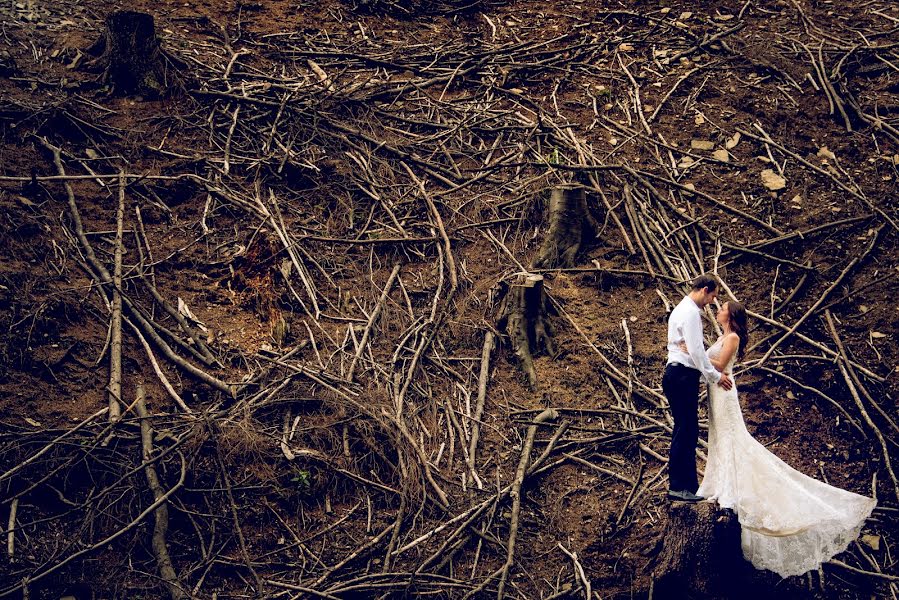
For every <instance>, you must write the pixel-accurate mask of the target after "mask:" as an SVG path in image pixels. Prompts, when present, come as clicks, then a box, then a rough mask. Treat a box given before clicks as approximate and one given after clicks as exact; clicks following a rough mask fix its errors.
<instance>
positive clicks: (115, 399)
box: [108, 171, 125, 422]
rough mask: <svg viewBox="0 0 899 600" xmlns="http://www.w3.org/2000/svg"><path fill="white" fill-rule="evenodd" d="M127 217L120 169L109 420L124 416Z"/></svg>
mask: <svg viewBox="0 0 899 600" xmlns="http://www.w3.org/2000/svg"><path fill="white" fill-rule="evenodd" d="M124 219H125V175H124V174H123V173H122V172H121V171H119V207H118V210H117V211H116V234H115V264H114V266H113V274H112V337H111V338H110V346H109V388H108V392H109V420H110V421H111V422H115V421H118V420H119V419H120V418H122V407H121V404H120V402H121V399H122V229H123V227H124Z"/></svg>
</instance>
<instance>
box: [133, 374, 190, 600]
mask: <svg viewBox="0 0 899 600" xmlns="http://www.w3.org/2000/svg"><path fill="white" fill-rule="evenodd" d="M136 393H137V403H136V404H135V410H136V411H137V416H138V417H140V441H141V460H142V461H143V463H144V474H145V475H146V476H147V485H148V486H149V487H150V491H151V492H153V499H154V501H158V500H160V499H161V498H163V497H164V496H165V492H163V490H162V486H161V485H159V477H158V475H157V474H156V467H155V466H154V465H153V463H152V462H151V460H150V459H151V458H152V456H153V428H152V427H151V425H150V415H149V413H148V412H147V404H146V401H145V396H144V386H143V385H140V384H138V386H137V392H136ZM153 514H154V516H155V519H156V520H155V524H154V526H153V539H152V542H151V546H152V548H153V554H155V555H156V564H157V565H158V566H159V576H160V577H161V578H162V580H163V581H164V582H165V586H166V588H168V590H169V595H170V596H171V597H172V600H182V599H183V598H188V597H189V595H188V594H187V593H185V591H184V587H183V586H182V585H181V582H180V581H179V580H178V574H177V573H176V572H175V567H174V566H173V565H172V558H171V556H170V555H169V548H168V545H167V544H166V541H165V534H166V532H168V529H169V508H168V504H167V503H166V502H164V501H163V502H161V503H160V504H159V506H157V507H156V510H155V511H154V513H153Z"/></svg>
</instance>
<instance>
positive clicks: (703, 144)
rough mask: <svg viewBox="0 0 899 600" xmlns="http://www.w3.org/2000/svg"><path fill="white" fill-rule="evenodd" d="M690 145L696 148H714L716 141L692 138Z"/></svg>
mask: <svg viewBox="0 0 899 600" xmlns="http://www.w3.org/2000/svg"><path fill="white" fill-rule="evenodd" d="M690 147H691V148H693V149H694V150H712V149H714V148H715V142H710V141H708V140H690Z"/></svg>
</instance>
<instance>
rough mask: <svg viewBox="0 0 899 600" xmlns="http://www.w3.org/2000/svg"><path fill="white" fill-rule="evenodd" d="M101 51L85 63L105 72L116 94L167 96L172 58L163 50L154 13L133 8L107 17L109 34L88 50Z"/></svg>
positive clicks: (105, 79) (93, 68)
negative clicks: (96, 56)
mask: <svg viewBox="0 0 899 600" xmlns="http://www.w3.org/2000/svg"><path fill="white" fill-rule="evenodd" d="M88 52H89V53H91V54H100V56H99V57H98V58H96V59H95V60H93V61H91V62H90V63H88V64H87V65H86V67H87V68H88V69H90V70H97V71H100V70H102V71H103V80H104V81H105V82H106V83H107V84H108V85H109V86H110V87H111V88H112V90H113V91H114V92H115V93H118V94H124V95H131V94H137V95H140V96H146V97H159V96H164V95H166V93H167V92H168V91H169V87H170V81H169V79H170V73H169V71H170V69H169V67H170V61H169V60H168V57H167V56H166V55H165V53H164V52H163V50H162V48H161V46H160V43H159V38H158V37H157V36H156V25H155V23H154V20H153V16H152V15H148V14H147V13H142V12H135V11H130V10H123V11H116V12H113V13H111V14H110V15H109V16H107V17H106V33H105V35H104V36H103V37H101V38H100V39H99V40H98V41H97V42H96V43H95V44H94V45H93V46H91V47H90V48H89V49H88Z"/></svg>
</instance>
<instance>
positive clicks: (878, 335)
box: [871, 331, 887, 340]
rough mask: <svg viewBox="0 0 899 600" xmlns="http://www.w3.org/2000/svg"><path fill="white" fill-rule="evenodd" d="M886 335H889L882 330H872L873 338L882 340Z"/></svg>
mask: <svg viewBox="0 0 899 600" xmlns="http://www.w3.org/2000/svg"><path fill="white" fill-rule="evenodd" d="M885 337H887V334H885V333H881V332H879V331H872V332H871V338H872V339H875V340H880V339H883V338H885Z"/></svg>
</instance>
